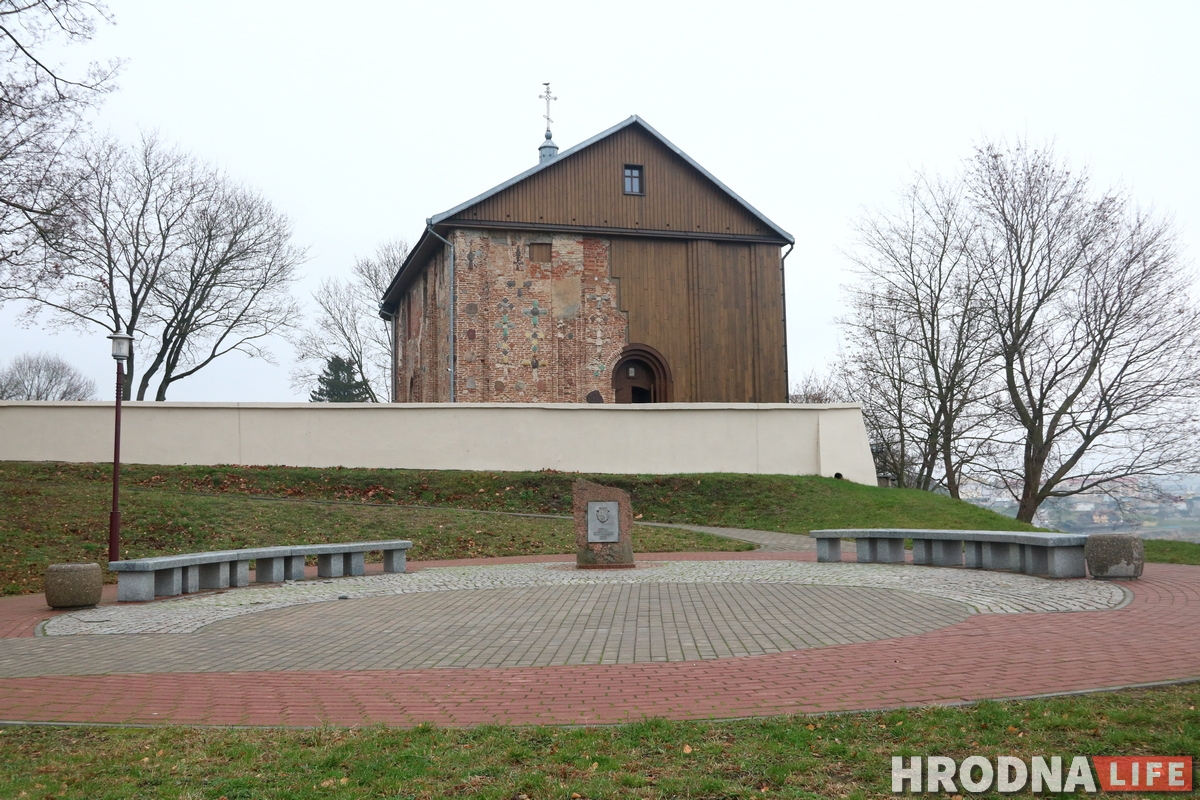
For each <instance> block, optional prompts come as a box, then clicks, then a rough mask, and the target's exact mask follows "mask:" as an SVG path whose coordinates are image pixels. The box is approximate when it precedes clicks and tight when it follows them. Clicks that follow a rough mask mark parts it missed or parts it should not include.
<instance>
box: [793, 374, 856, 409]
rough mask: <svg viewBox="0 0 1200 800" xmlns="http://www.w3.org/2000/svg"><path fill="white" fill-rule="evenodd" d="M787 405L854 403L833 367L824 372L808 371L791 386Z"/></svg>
mask: <svg viewBox="0 0 1200 800" xmlns="http://www.w3.org/2000/svg"><path fill="white" fill-rule="evenodd" d="M788 402H789V403H819V404H822V405H824V404H827V403H851V402H854V400H853V398H852V396H851V393H850V391H849V389H848V388H847V386H846V384H845V381H844V380H843V379H842V376H841V374H840V372H839V370H838V369H837V367H836V366H835V367H834V368H833V369H830V370H828V371H826V372H818V371H817V370H810V371H809V372H807V373H806V374H805V375H803V376H801V378H800V380H799V381H798V382H797V383H795V384H793V385H792V388H791V391H789V392H788Z"/></svg>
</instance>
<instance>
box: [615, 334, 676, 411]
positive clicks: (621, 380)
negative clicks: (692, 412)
mask: <svg viewBox="0 0 1200 800" xmlns="http://www.w3.org/2000/svg"><path fill="white" fill-rule="evenodd" d="M671 390H672V386H671V370H670V368H668V367H667V362H666V360H665V359H664V358H663V357H662V355H661V354H659V352H658V351H657V350H655V349H654V348H652V347H648V346H646V345H636V344H634V345H630V346H629V347H626V348H625V351H624V352H623V353H622V354H621V359H620V360H619V361H618V362H617V366H616V369H615V370H613V394H614V396H615V399H616V401H617V402H618V403H669V402H671V394H672V391H671Z"/></svg>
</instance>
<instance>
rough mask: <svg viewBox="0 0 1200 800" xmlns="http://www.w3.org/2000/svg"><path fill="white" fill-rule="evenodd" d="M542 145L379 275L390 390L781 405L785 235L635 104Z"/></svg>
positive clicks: (436, 222)
mask: <svg viewBox="0 0 1200 800" xmlns="http://www.w3.org/2000/svg"><path fill="white" fill-rule="evenodd" d="M539 151H540V156H541V160H540V161H539V163H538V164H537V165H536V166H534V167H532V168H531V169H529V170H527V171H526V172H523V173H521V174H520V175H517V176H516V177H514V178H512V179H511V180H508V181H505V182H504V183H502V184H500V185H499V186H496V187H494V188H492V189H489V190H488V191H486V192H484V193H483V194H481V195H479V196H478V197H474V198H472V199H470V200H468V201H466V202H464V203H462V204H460V205H458V206H455V207H454V208H452V209H450V210H449V211H445V212H443V213H441V214H437V215H436V216H434V217H432V218H430V220H429V224H428V226H427V227H426V230H425V232H424V233H423V234H422V236H421V238H420V239H419V240H418V242H417V244H416V246H415V247H414V248H413V250H412V252H411V253H410V255H409V257H408V259H407V260H406V261H405V263H404V264H403V265H402V266H401V268H400V270H399V271H398V273H397V274H396V276H395V278H394V279H393V281H392V283H391V285H390V286H389V287H388V289H387V292H386V294H385V295H384V297H383V303H382V305H381V313H382V314H383V316H384V318H385V319H390V320H391V322H392V329H393V336H394V339H393V340H394V342H395V347H394V356H393V357H394V359H395V365H394V366H395V369H394V380H395V384H396V385H395V392H394V395H393V396H394V397H395V398H396V399H397V401H399V402H446V401H451V400H453V401H458V402H552V403H581V402H604V403H614V402H615V403H647V402H672V401H673V402H749V403H783V402H786V401H787V386H788V382H787V354H786V349H785V348H786V341H785V335H784V304H783V258H784V256H785V255H786V254H784V253H783V252H782V248H783V247H784V246H785V245H792V244H794V239H793V237H792V236H791V235H790V234H789V233H787V232H786V231H784V230H783V229H782V228H780V227H779V226H778V225H776V224H775V223H773V222H771V220H769V219H767V218H766V217H765V216H763V215H762V214H761V213H760V212H759V211H757V210H756V209H755V208H754V207H753V206H751V205H750V204H749V203H747V202H746V201H745V200H743V199H742V198H740V197H738V195H736V194H734V192H733V191H732V190H730V189H729V188H728V187H726V186H725V185H724V184H722V183H721V182H720V181H718V180H717V179H716V178H715V177H713V176H712V175H711V174H709V173H708V172H707V171H706V170H705V169H704V168H703V167H701V166H700V165H699V164H697V163H696V162H695V161H694V160H692V159H691V158H690V157H688V156H687V154H685V153H684V152H683V151H681V150H680V149H679V148H678V147H676V146H675V145H674V144H672V143H671V142H670V141H668V140H667V139H666V138H665V137H664V136H662V135H661V134H660V133H658V132H657V131H656V130H654V128H652V127H650V125H648V124H647V123H646V122H645V121H644V120H642V119H640V118H639V117H636V116H634V117H630V118H629V119H627V120H625V121H624V122H622V123H620V124H619V125H616V126H614V127H612V128H610V129H608V130H606V131H604V132H603V133H600V134H598V135H596V136H594V137H592V138H591V139H588V140H587V141H585V142H583V143H581V144H579V145H576V146H575V147H572V148H570V149H568V150H565V151H564V152H562V153H559V152H558V147H557V146H556V145H555V144H554V142H553V141H552V139H551V136H550V131H549V130H547V131H546V141H545V142H544V143H543V144H542V146H541V148H539Z"/></svg>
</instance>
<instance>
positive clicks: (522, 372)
mask: <svg viewBox="0 0 1200 800" xmlns="http://www.w3.org/2000/svg"><path fill="white" fill-rule="evenodd" d="M452 241H454V243H455V251H456V253H457V257H456V262H457V264H456V275H455V282H456V283H457V284H458V316H457V319H456V320H455V329H456V335H457V338H458V352H459V359H458V365H457V375H456V384H455V392H456V395H457V397H456V399H457V400H459V401H463V402H497V403H522V402H543V403H546V402H549V403H580V402H583V401H584V399H585V398H586V397H587V394H588V393H589V392H592V391H599V392H600V394H601V396H602V397H603V398H604V402H606V403H611V402H613V389H612V372H611V370H612V367H613V365H614V364H615V363H616V360H617V358H618V357H619V355H620V353H621V350H622V349H623V348H624V347H625V344H626V328H627V322H626V319H625V315H624V314H623V313H621V311H620V310H619V309H618V307H617V285H616V283H615V282H614V281H613V280H612V278H611V277H610V275H609V246H608V240H606V239H598V238H588V237H576V236H571V235H549V234H541V233H526V232H521V231H483V230H471V229H458V230H455V231H454V233H453V239H452ZM531 244H549V245H550V248H549V249H550V260H549V261H548V262H539V261H534V260H532V259H531V253H530V247H529V246H530V245H531Z"/></svg>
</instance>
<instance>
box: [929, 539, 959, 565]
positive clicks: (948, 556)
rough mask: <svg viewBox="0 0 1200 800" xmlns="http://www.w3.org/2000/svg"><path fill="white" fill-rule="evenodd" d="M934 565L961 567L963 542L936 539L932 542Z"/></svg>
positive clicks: (932, 562)
mask: <svg viewBox="0 0 1200 800" xmlns="http://www.w3.org/2000/svg"><path fill="white" fill-rule="evenodd" d="M932 545H933V554H932V555H933V560H932V561H930V562H929V563H931V564H933V565H934V566H935V567H961V566H962V565H963V543H962V542H951V541H943V540H941V539H937V540H935V541H933V542H932Z"/></svg>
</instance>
